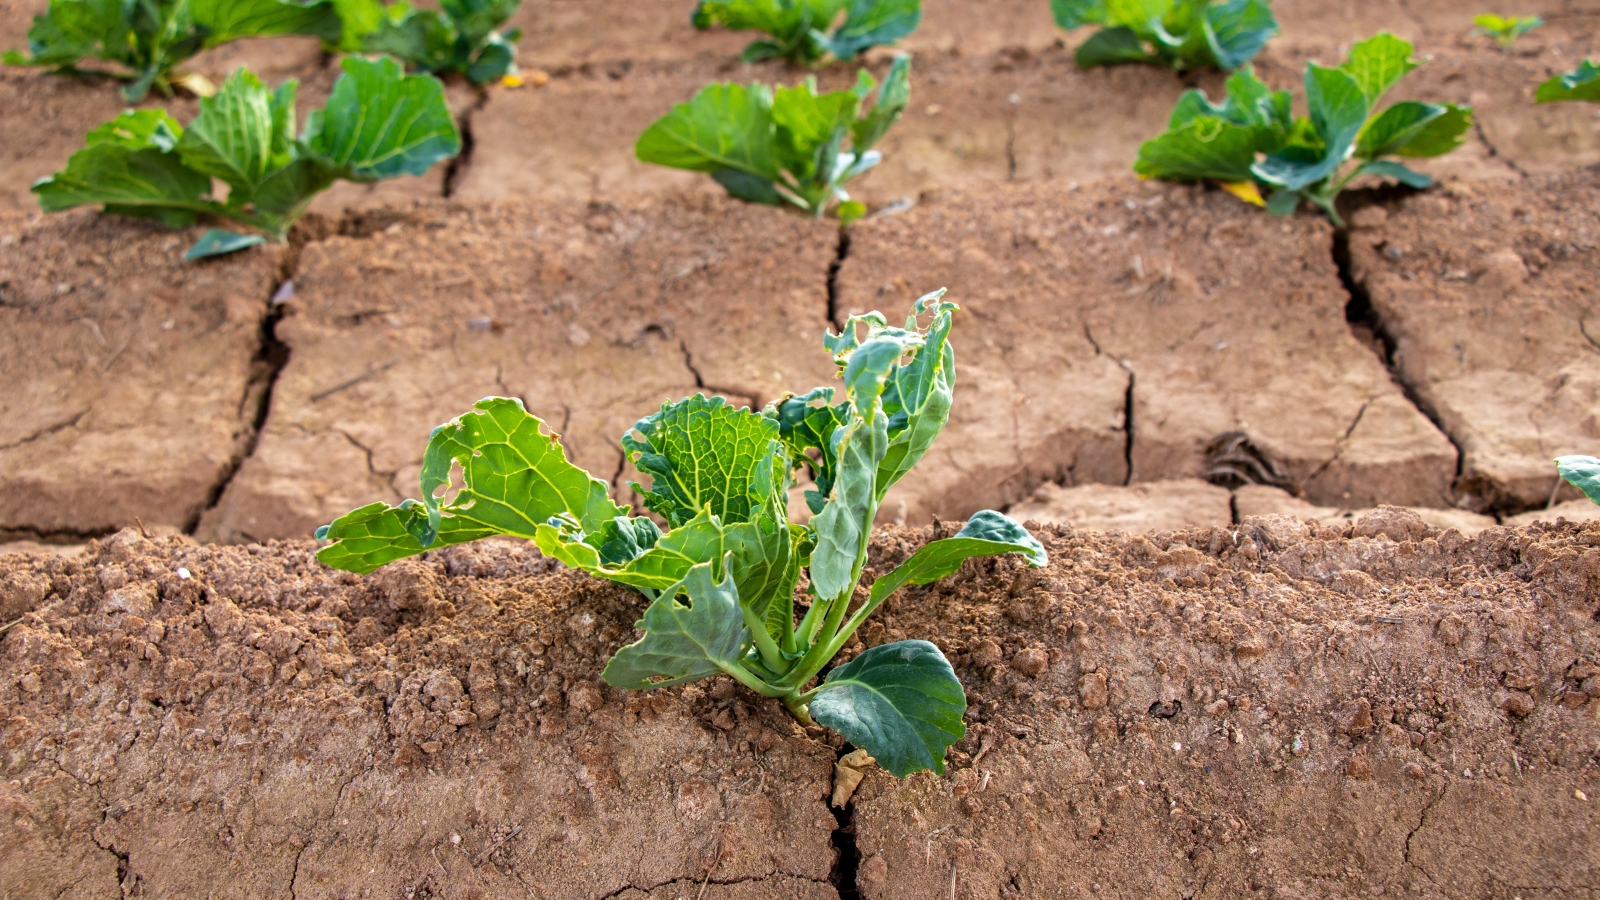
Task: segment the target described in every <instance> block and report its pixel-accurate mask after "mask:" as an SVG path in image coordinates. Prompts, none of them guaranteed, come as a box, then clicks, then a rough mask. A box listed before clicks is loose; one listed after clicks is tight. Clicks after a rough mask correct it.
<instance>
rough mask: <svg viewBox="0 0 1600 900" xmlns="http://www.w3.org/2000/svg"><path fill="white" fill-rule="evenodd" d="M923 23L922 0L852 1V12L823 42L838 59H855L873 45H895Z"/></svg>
mask: <svg viewBox="0 0 1600 900" xmlns="http://www.w3.org/2000/svg"><path fill="white" fill-rule="evenodd" d="M920 24H922V0H851V3H850V15H849V16H848V17H847V18H846V19H845V20H844V23H843V24H841V25H840V26H839V28H838V29H837V30H835V31H834V32H833V33H832V34H831V35H825V36H824V37H823V39H822V40H820V41H819V43H820V44H821V45H822V46H823V47H825V48H826V49H827V51H828V52H829V53H831V54H833V56H834V58H835V59H840V60H851V59H855V57H856V54H858V53H860V52H861V51H863V50H866V49H867V48H869V47H877V46H880V45H883V44H892V43H894V42H895V41H898V40H900V39H901V38H903V37H905V36H906V35H908V34H910V33H911V32H913V31H916V30H917V26H918V25H920Z"/></svg>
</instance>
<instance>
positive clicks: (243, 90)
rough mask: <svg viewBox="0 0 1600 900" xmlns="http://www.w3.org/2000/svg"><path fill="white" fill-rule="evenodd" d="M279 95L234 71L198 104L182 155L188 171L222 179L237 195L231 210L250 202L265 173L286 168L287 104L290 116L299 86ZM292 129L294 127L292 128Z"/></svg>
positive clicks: (243, 72) (291, 85)
mask: <svg viewBox="0 0 1600 900" xmlns="http://www.w3.org/2000/svg"><path fill="white" fill-rule="evenodd" d="M284 88H287V94H285V93H284V90H283V89H282V88H280V89H279V91H278V93H277V94H274V93H273V92H272V91H269V90H267V88H266V86H265V85H263V84H262V83H261V81H260V79H258V78H256V76H255V75H252V74H251V73H250V70H248V69H242V68H241V69H236V70H235V71H234V73H233V74H232V75H230V76H228V78H227V80H226V81H224V82H223V83H222V89H221V90H219V91H218V92H217V93H216V94H214V95H212V96H210V97H206V98H204V99H202V100H201V101H200V115H198V116H196V117H195V120H194V121H193V122H190V123H189V127H188V128H187V129H186V130H185V131H184V132H183V138H182V139H181V140H179V141H178V155H179V156H180V157H182V158H183V162H184V164H185V165H187V166H188V167H189V168H191V169H193V170H195V171H197V172H200V173H203V174H205V175H209V176H210V177H212V178H219V179H221V180H222V181H224V182H226V183H227V184H228V186H229V187H230V188H232V189H233V193H230V194H229V196H228V200H229V203H230V204H231V205H233V206H242V205H244V204H245V203H246V202H248V201H249V200H250V199H251V198H252V196H253V195H254V194H255V191H256V189H257V188H258V187H260V185H261V182H262V180H263V179H264V178H266V176H267V174H268V173H269V172H271V171H273V170H274V169H278V168H282V167H283V166H284V165H286V164H288V162H289V158H290V147H289V146H288V142H287V141H286V140H285V135H284V131H283V127H284V111H283V110H284V106H285V104H286V105H287V110H288V115H289V116H290V117H291V118H292V116H293V109H294V93H295V82H293V81H290V82H287V83H286V84H285V85H284ZM291 127H292V126H291Z"/></svg>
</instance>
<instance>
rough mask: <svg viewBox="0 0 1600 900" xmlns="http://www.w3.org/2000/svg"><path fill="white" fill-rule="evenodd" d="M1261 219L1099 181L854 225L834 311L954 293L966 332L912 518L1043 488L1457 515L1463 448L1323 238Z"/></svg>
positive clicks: (965, 195)
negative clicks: (1452, 505) (1377, 337)
mask: <svg viewBox="0 0 1600 900" xmlns="http://www.w3.org/2000/svg"><path fill="white" fill-rule="evenodd" d="M1259 213H1260V211H1259V210H1257V209H1254V208H1251V207H1249V206H1246V205H1245V204H1242V203H1239V202H1238V201H1237V200H1236V199H1235V198H1233V197H1231V196H1229V195H1227V194H1224V193H1222V192H1220V191H1208V190H1206V189H1204V188H1200V187H1190V186H1178V185H1157V184H1146V185H1136V184H1131V183H1129V184H1123V183H1105V182H1102V183H1098V184H1093V185H1083V186H1081V188H1080V189H1077V190H1074V189H1072V188H1071V187H1067V186H1061V185H1058V184H1049V185H1017V186H1007V187H1005V188H996V189H993V190H989V191H984V192H981V193H980V192H971V193H969V192H964V191H963V192H955V191H952V192H947V193H943V194H941V195H940V196H939V198H938V199H937V202H932V203H927V204H923V205H919V206H918V207H917V208H915V209H912V210H910V211H909V212H906V213H904V214H901V215H896V216H888V217H881V218H874V219H870V220H868V221H865V222H862V223H860V224H859V225H857V226H856V227H855V228H854V230H853V232H852V236H851V240H850V252H849V256H848V257H847V258H846V260H845V262H844V265H843V266H842V267H841V269H840V272H839V279H838V282H839V304H838V305H839V307H840V310H841V311H842V312H852V313H853V312H859V311H862V310H865V309H872V308H886V307H892V306H893V305H894V301H893V298H899V297H909V296H912V295H913V292H914V291H915V290H917V289H918V286H920V285H928V284H937V285H945V286H948V287H949V288H950V297H951V299H954V300H956V301H957V302H959V303H961V304H962V305H963V307H964V310H963V312H962V313H961V317H962V322H963V323H964V324H960V325H958V329H959V330H960V332H961V334H965V335H972V336H974V337H975V338H976V340H974V339H973V338H968V339H966V340H962V339H960V338H959V337H958V338H957V341H956V345H957V347H958V348H959V351H960V357H959V362H958V366H959V378H958V382H959V384H958V387H957V392H958V396H959V397H961V398H964V399H958V401H957V403H956V405H955V409H954V410H953V412H952V419H951V426H950V428H949V429H948V430H947V431H946V433H945V434H944V435H943V436H942V437H941V438H940V442H939V444H938V446H936V447H935V448H934V450H933V452H932V453H930V454H929V461H930V463H931V464H927V463H925V464H924V465H923V466H922V467H921V468H919V469H918V470H917V472H915V473H913V474H912V475H911V476H910V477H909V478H907V479H906V480H905V482H903V483H902V484H901V485H899V486H897V490H898V491H899V494H898V496H899V497H901V498H903V499H904V500H905V502H906V504H907V507H908V516H910V517H911V518H908V519H907V521H916V520H917V519H916V518H915V517H916V516H925V515H927V513H928V512H936V513H938V514H940V515H944V516H950V517H956V516H962V515H966V514H969V513H971V512H972V511H973V510H976V509H980V508H983V507H985V506H990V507H996V508H999V507H1003V506H1005V505H1006V504H1009V503H1012V502H1016V501H1018V500H1021V499H1022V498H1024V497H1026V496H1028V494H1029V493H1031V492H1032V491H1033V489H1034V488H1035V487H1036V486H1037V485H1039V484H1040V483H1042V482H1045V481H1058V482H1062V483H1077V484H1081V483H1084V482H1110V483H1114V484H1116V483H1123V482H1125V481H1127V480H1130V479H1131V480H1132V481H1134V482H1140V481H1153V480H1160V479H1166V478H1184V477H1206V478H1209V479H1212V480H1217V481H1221V482H1223V483H1228V482H1229V481H1230V480H1231V482H1232V483H1235V484H1236V483H1269V484H1276V485H1278V486H1281V487H1285V488H1288V489H1290V490H1292V491H1295V492H1299V493H1302V494H1303V495H1304V496H1306V497H1307V498H1308V499H1310V500H1312V501H1313V502H1318V503H1350V504H1355V503H1360V504H1363V505H1375V504H1376V503H1378V502H1390V503H1402V502H1403V503H1406V504H1408V505H1418V506H1445V505H1447V503H1446V502H1445V501H1446V497H1447V492H1448V490H1449V484H1450V479H1451V476H1452V474H1453V472H1454V468H1455V453H1454V448H1452V447H1451V446H1450V444H1449V442H1448V441H1447V440H1446V439H1445V437H1444V436H1443V435H1442V434H1440V433H1439V432H1438V430H1437V429H1435V428H1434V427H1433V425H1432V424H1431V423H1429V421H1428V420H1427V419H1426V418H1424V417H1423V416H1422V415H1421V414H1420V413H1419V412H1418V411H1417V410H1416V409H1415V408H1414V407H1412V406H1411V405H1410V403H1408V402H1407V400H1406V398H1405V397H1404V396H1403V395H1402V393H1401V392H1400V390H1399V389H1398V388H1397V387H1396V386H1395V385H1394V384H1393V383H1392V382H1391V380H1390V378H1389V375H1388V373H1387V372H1386V371H1385V369H1384V367H1383V365H1382V363H1381V362H1380V361H1379V360H1378V359H1376V358H1375V357H1374V356H1373V354H1372V353H1371V352H1370V351H1369V350H1367V349H1366V348H1365V347H1363V346H1362V345H1361V344H1360V343H1358V342H1357V341H1356V340H1355V339H1354V338H1353V337H1352V336H1351V333H1350V330H1349V327H1348V325H1347V324H1346V322H1345V306H1346V304H1347V302H1348V299H1349V297H1348V294H1347V292H1346V291H1345V290H1344V288H1343V286H1342V285H1341V283H1340V281H1339V275H1338V271H1337V269H1336V267H1335V265H1334V261H1333V256H1332V253H1331V249H1332V246H1331V245H1332V234H1331V231H1330V229H1329V228H1328V226H1327V225H1326V224H1325V223H1324V222H1322V221H1320V220H1318V219H1316V218H1313V217H1310V216H1301V217H1295V218H1292V219H1287V220H1285V219H1278V218H1274V217H1270V216H1262V215H1260V214H1259ZM1041 329H1048V330H1049V333H1050V334H1051V336H1052V339H1051V340H1048V341H1046V340H1040V339H1039V338H1038V334H1039V332H1040V330H1041ZM1130 399H1131V401H1132V408H1131V410H1130V409H1129V408H1128V401H1129V400H1130ZM1130 427H1131V434H1130V431H1129V429H1130ZM1130 465H1131V468H1132V471H1131V473H1130V471H1129V466H1130Z"/></svg>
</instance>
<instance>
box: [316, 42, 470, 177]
mask: <svg viewBox="0 0 1600 900" xmlns="http://www.w3.org/2000/svg"><path fill="white" fill-rule="evenodd" d="M341 65H342V66H343V68H344V74H343V75H341V76H339V80H338V81H337V82H336V83H335V84H334V86H333V92H332V93H331V94H330V95H329V96H328V104H327V106H326V107H324V108H323V109H322V110H321V111H319V112H314V113H312V114H311V116H310V118H309V119H308V120H307V122H306V129H305V134H304V135H302V138H301V140H302V141H303V143H304V144H305V145H306V147H307V148H309V149H310V151H311V152H312V153H315V154H317V155H318V156H321V157H323V158H324V159H326V160H328V161H329V162H331V163H332V164H334V165H335V166H337V167H338V168H339V173H340V177H342V178H346V179H349V180H351V181H363V182H370V181H378V180H381V179H384V178H394V177H396V176H398V175H421V174H422V173H424V172H426V171H428V169H430V168H432V166H433V164H434V163H436V162H438V161H439V160H441V159H445V158H447V157H451V156H455V155H456V154H457V153H459V152H460V151H461V135H460V134H459V133H458V132H457V131H456V124H455V120H454V119H453V118H452V117H451V115H450V108H449V107H448V106H447V105H446V104H445V101H444V86H443V85H441V84H440V83H439V81H438V80H437V79H435V78H432V77H430V76H427V75H405V74H403V72H402V71H401V69H400V64H399V63H397V62H395V61H394V60H392V59H377V60H365V59H359V58H355V57H350V58H346V59H345V60H344V62H343V63H342V64H341Z"/></svg>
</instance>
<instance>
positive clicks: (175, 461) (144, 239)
mask: <svg viewBox="0 0 1600 900" xmlns="http://www.w3.org/2000/svg"><path fill="white" fill-rule="evenodd" d="M198 236H199V229H189V230H187V231H184V232H176V233H175V232H172V231H169V230H167V229H165V228H162V227H159V226H156V225H154V224H153V223H151V224H137V223H131V222H128V221H116V220H113V219H109V218H106V217H103V216H100V215H98V214H96V213H93V212H88V211H84V212H78V213H71V214H63V215H61V216H56V217H52V218H50V219H47V220H43V221H41V220H39V219H38V217H36V216H35V217H26V218H25V217H23V216H20V215H14V214H13V215H5V216H0V333H3V334H4V335H5V340H4V342H3V343H0V384H4V385H6V386H7V387H6V389H5V390H4V391H0V481H3V482H4V484H5V486H6V495H7V502H6V504H5V506H4V511H3V512H0V533H3V532H5V531H21V532H43V533H55V532H65V533H76V534H94V533H97V532H102V533H103V532H104V531H106V530H110V529H115V528H117V527H120V526H121V525H123V524H124V523H127V522H130V521H132V520H133V519H134V518H135V517H140V518H142V519H143V520H144V521H145V522H146V523H147V524H148V525H150V526H157V525H168V526H174V527H178V528H188V527H192V526H193V524H194V522H195V521H197V520H198V517H199V515H200V511H201V510H202V509H204V508H205V506H206V504H207V503H208V502H209V501H210V499H211V492H212V489H213V487H214V486H215V485H217V484H218V483H220V482H221V481H222V480H223V479H225V478H226V477H227V474H228V473H230V472H231V471H232V470H233V469H234V468H235V467H236V466H237V465H238V464H239V461H240V460H241V459H242V457H243V455H244V454H245V453H246V452H247V450H248V447H249V441H250V438H251V436H252V435H253V433H254V427H255V421H254V418H255V412H256V410H257V409H258V408H259V406H260V404H261V402H262V401H263V398H264V396H265V392H266V389H267V387H268V385H267V381H266V376H267V371H266V369H265V368H264V364H265V363H266V360H264V359H261V358H260V357H261V350H262V326H263V320H264V319H265V317H266V315H267V298H268V296H269V295H270V294H271V293H272V290H273V286H274V285H275V284H276V283H277V279H278V277H279V274H280V269H281V266H282V264H283V260H284V255H283V253H282V251H281V250H280V249H279V248H276V247H260V248H256V249H253V250H250V251H248V252H246V253H243V254H241V255H239V256H237V257H234V258H231V259H229V260H225V261H215V262H209V263H205V264H202V265H191V264H186V263H184V262H183V261H182V258H181V257H182V253H183V249H184V248H186V247H187V246H188V245H189V244H191V243H193V241H194V240H195V239H196V238H197V237H198ZM90 460H93V463H92V465H91V464H90V463H89V461H90Z"/></svg>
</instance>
